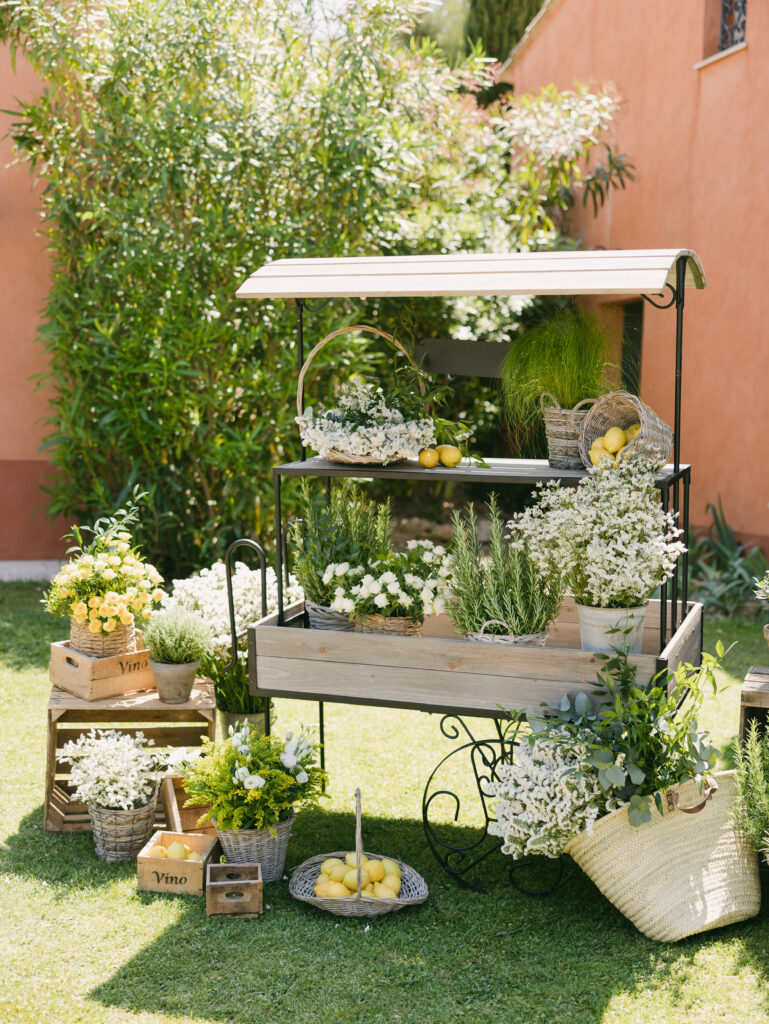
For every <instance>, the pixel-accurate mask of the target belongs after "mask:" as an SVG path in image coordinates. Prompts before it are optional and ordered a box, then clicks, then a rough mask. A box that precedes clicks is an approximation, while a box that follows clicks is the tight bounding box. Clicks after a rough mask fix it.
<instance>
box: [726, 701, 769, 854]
mask: <svg viewBox="0 0 769 1024" xmlns="http://www.w3.org/2000/svg"><path fill="white" fill-rule="evenodd" d="M735 768H736V771H737V796H736V798H735V804H734V820H735V821H736V822H737V824H738V825H739V827H740V828H741V829H742V831H743V832H745V834H746V835H747V837H748V838H749V839H750V842H751V843H752V845H753V848H754V849H755V850H757V851H758V852H759V853H761V852H764V853H766V852H768V851H769V733H767V731H766V729H765V728H762V727H761V726H759V724H758V722H756V721H755V719H754V720H753V721H751V722H749V723H748V734H747V736H746V737H745V739H744V740H743V741H742V743H738V744H737V748H736V762H735Z"/></svg>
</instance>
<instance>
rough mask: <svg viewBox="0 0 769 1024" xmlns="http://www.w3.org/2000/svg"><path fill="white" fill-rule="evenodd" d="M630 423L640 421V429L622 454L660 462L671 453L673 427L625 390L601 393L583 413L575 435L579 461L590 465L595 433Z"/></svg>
mask: <svg viewBox="0 0 769 1024" xmlns="http://www.w3.org/2000/svg"><path fill="white" fill-rule="evenodd" d="M631 423H640V424H641V430H640V432H639V433H638V434H636V436H635V437H634V438H633V440H632V441H631V442H630V443H629V444H628V446H627V447H626V448H625V449H624V452H623V456H622V457H623V458H626V457H627V456H628V455H645V456H646V457H647V458H649V459H651V460H652V461H653V462H656V463H658V464H659V465H661V466H664V465H665V463H666V462H668V461H669V459H670V456H671V455H672V453H673V431H672V430H671V428H670V427H669V426H668V425H667V423H665V421H664V420H662V419H660V417H659V416H658V415H657V414H656V413H655V412H652V410H651V409H650V408H649V406H648V405H644V403H643V402H642V401H641V399H640V398H638V396H637V395H631V394H630V393H629V392H627V391H612V392H611V394H608V395H602V396H601V397H600V398H597V399H596V401H595V405H594V406H593V408H592V409H590V410H589V411H588V412H587V414H586V415H585V418H584V420H583V423H582V429H581V431H580V435H579V452H580V455H581V456H582V464H583V465H584V466H586V467H587V468H588V469H589V468H590V467H591V466H592V465H593V464H592V462H591V461H590V455H589V454H588V452H589V451H590V446H591V445H592V443H593V441H595V439H596V438H597V437H603V435H604V434H605V433H606V431H607V430H608V429H609V427H622V429H623V430H624V429H625V428H626V427H629V426H630V424H631Z"/></svg>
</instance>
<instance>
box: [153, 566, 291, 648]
mask: <svg viewBox="0 0 769 1024" xmlns="http://www.w3.org/2000/svg"><path fill="white" fill-rule="evenodd" d="M266 578H267V614H268V615H269V614H270V613H271V612H274V611H276V610H277V607H278V581H277V577H276V576H275V570H274V569H272V568H268V569H267V573H266ZM232 594H233V599H234V604H235V627H236V629H237V631H238V633H240V632H242V631H243V630H244V629H246V627H248V626H250V625H251V624H252V623H253V622H256V621H258V620H259V619H261V617H262V574H261V571H260V570H258V569H249V568H248V566H247V565H244V564H243V563H242V562H236V563H235V572H234V573H233V577H232ZM303 596H304V593H303V591H302V588H301V587H300V586H299V584H298V583H297V582H296V577H294V576H290V577H289V582H288V586H287V587H286V586H284V588H283V602H284V604H286V605H289V604H293V603H294V602H295V601H301V599H302V598H303ZM165 607H166V608H183V609H184V610H185V611H191V612H198V613H199V614H200V615H202V616H203V618H204V619H205V621H206V622H207V623H208V625H209V626H210V627H211V632H212V633H213V635H214V654H215V656H216V657H222V656H227V657H228V656H229V652H230V646H231V643H232V640H231V637H230V613H229V609H228V605H227V576H226V571H225V567H224V562H216V563H215V564H214V565H212V566H211V568H210V569H201V570H200V572H199V573H197V574H196V575H194V576H190V577H189V579H186V580H174V585H173V591H172V594H171V597H170V598H169V599H168V600H167V601H166V603H165Z"/></svg>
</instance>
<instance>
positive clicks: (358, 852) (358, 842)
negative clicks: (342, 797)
mask: <svg viewBox="0 0 769 1024" xmlns="http://www.w3.org/2000/svg"><path fill="white" fill-rule="evenodd" d="M360 819H361V813H360V790H359V789H356V790H355V866H356V868H357V869H358V888H357V889H356V890H355V896H356V899H360V882H361V878H360V869H361V868H362V867H363V864H362V863H361V862H362V860H363V834H362V832H361V821H360Z"/></svg>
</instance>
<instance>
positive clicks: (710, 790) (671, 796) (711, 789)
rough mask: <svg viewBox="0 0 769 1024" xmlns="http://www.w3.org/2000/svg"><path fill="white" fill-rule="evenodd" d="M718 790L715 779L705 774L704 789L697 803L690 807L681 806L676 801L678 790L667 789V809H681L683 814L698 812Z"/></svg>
mask: <svg viewBox="0 0 769 1024" xmlns="http://www.w3.org/2000/svg"><path fill="white" fill-rule="evenodd" d="M716 792H718V783H717V782H716V780H715V779H712V778H711V777H710V776H709V775H706V776H705V789H704V790H703V793H702V799H701V800H700V802H699V803H697V804H692V806H691V807H681V805H680V804H679V802H678V790H677V789H676V790H673V791H668V794H667V801H668V810H669V811H673V810H676V811H683V812H684V814H699V812H700V811H701V810H702V809H703V807H704V806H705V804H706V803H707V802H708V800H710V798H711V797H712V796H713V794H714V793H716Z"/></svg>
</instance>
